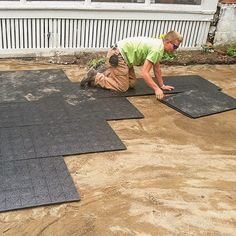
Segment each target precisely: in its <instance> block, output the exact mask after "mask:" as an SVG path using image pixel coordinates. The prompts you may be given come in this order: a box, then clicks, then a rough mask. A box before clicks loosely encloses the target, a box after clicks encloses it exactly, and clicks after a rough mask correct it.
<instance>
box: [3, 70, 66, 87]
mask: <svg viewBox="0 0 236 236" xmlns="http://www.w3.org/2000/svg"><path fill="white" fill-rule="evenodd" d="M45 82H48V83H58V82H69V80H68V78H67V76H66V74H65V73H64V71H63V70H60V69H46V70H17V71H0V85H1V86H2V85H6V84H8V85H12V86H14V87H18V86H20V85H22V84H29V83H30V84H35V83H36V84H38V83H45Z"/></svg>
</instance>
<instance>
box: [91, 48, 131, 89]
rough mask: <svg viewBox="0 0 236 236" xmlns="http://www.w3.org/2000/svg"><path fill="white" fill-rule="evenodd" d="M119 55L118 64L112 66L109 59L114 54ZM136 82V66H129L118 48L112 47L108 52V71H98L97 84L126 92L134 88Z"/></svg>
mask: <svg viewBox="0 0 236 236" xmlns="http://www.w3.org/2000/svg"><path fill="white" fill-rule="evenodd" d="M114 54H116V55H118V65H117V66H115V67H114V66H111V65H110V64H109V59H110V57H111V56H112V55H114ZM135 82H136V76H135V73H134V68H133V67H132V68H129V67H128V65H127V64H126V62H125V60H124V58H123V57H122V56H121V54H120V52H119V50H118V48H115V47H114V48H111V49H109V51H108V53H107V61H106V71H105V72H104V73H97V75H96V77H95V84H96V85H99V86H100V87H102V88H106V89H111V90H115V91H120V92H125V91H127V90H128V89H129V88H133V87H134V85H135Z"/></svg>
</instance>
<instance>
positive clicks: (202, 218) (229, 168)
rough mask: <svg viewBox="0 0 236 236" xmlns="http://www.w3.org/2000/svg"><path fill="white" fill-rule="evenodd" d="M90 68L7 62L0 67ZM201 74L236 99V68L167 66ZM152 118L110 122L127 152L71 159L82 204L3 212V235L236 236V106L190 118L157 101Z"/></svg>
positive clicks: (148, 110) (144, 100)
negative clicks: (222, 111) (235, 107)
mask: <svg viewBox="0 0 236 236" xmlns="http://www.w3.org/2000/svg"><path fill="white" fill-rule="evenodd" d="M40 68H62V69H64V71H65V73H66V74H67V75H68V77H69V78H70V79H71V80H72V81H73V82H76V81H79V80H80V79H81V78H82V76H83V74H84V72H85V69H84V67H82V66H81V67H78V66H76V65H52V64H44V63H42V64H40V62H37V63H35V62H32V61H28V62H25V61H18V60H11V61H9V60H8V61H6V60H4V61H1V63H0V70H16V69H19V70H20V69H40ZM163 74H164V75H181V74H198V75H200V76H203V77H204V78H205V79H208V80H210V81H211V82H213V83H215V84H216V85H218V86H220V87H222V88H223V91H224V92H226V93H227V94H229V95H231V96H234V97H235V98H236V65H210V66H209V65H194V66H178V67H174V66H171V67H168V66H164V67H163ZM129 100H130V101H131V102H132V103H133V104H134V105H135V106H136V107H137V108H138V109H139V110H140V111H141V112H142V113H143V114H144V115H145V118H144V119H137V120H135V119H134V120H122V121H112V122H109V124H110V125H111V126H112V128H113V129H114V130H115V132H116V133H117V134H118V135H119V137H120V138H121V140H122V141H123V142H124V144H125V145H126V147H127V150H125V151H119V152H105V153H93V154H87V155H77V156H66V157H65V161H66V164H67V166H68V169H69V171H70V173H71V175H72V178H73V180H74V182H75V185H76V187H77V189H78V191H79V192H80V194H81V201H80V202H73V203H66V204H58V205H51V206H44V207H36V208H30V209H23V210H17V211H11V212H6V213H0V235H30V236H31V235H53V236H55V235H58V236H60V235H76V236H80V235H89V236H90V235H91V236H97V235H98V236H110V235H111V236H113V235H114V236H116V235H117V236H118V235H137V236H150V235H153V236H156V235H181V236H182V235H212V236H213V235H214V236H215V235H236V110H234V111H228V112H225V113H221V114H216V115H212V116H208V117H204V118H200V119H190V118H188V117H186V116H184V115H182V114H180V113H178V112H176V111H175V110H173V109H171V108H169V107H167V106H166V105H164V104H162V103H160V102H159V101H157V100H155V98H154V96H148V97H132V98H129Z"/></svg>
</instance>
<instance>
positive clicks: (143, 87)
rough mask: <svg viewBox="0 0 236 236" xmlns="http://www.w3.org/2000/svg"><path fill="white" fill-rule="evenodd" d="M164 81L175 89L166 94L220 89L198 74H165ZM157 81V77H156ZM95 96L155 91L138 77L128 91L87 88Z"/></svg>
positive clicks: (148, 93) (137, 94) (144, 93)
mask: <svg viewBox="0 0 236 236" xmlns="http://www.w3.org/2000/svg"><path fill="white" fill-rule="evenodd" d="M163 80H164V83H165V84H166V85H172V86H174V89H173V90H170V91H166V90H165V91H163V92H164V93H165V94H176V93H182V92H186V91H189V90H198V89H200V90H209V89H211V90H220V88H219V87H218V86H216V85H215V84H213V83H211V82H210V81H208V80H206V79H204V78H202V77H200V76H198V75H181V76H164V77H163ZM154 81H155V79H154ZM86 90H88V91H90V92H91V94H92V95H93V96H94V97H112V96H123V97H131V96H143V95H153V94H154V91H153V90H152V89H151V88H150V87H148V85H147V84H146V83H145V81H144V80H143V79H138V80H137V82H136V85H135V88H133V89H129V90H128V91H127V92H124V93H121V92H115V91H111V90H105V89H101V88H86Z"/></svg>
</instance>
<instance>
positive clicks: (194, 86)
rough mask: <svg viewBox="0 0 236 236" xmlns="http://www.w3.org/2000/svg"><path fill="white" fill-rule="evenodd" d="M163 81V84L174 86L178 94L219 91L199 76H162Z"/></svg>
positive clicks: (218, 88) (215, 86)
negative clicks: (191, 91)
mask: <svg viewBox="0 0 236 236" xmlns="http://www.w3.org/2000/svg"><path fill="white" fill-rule="evenodd" d="M163 79H164V81H165V84H168V85H172V86H174V87H175V89H177V90H178V91H180V92H186V91H189V90H207V91H209V90H211V91H214V90H216V91H217V90H221V88H220V87H218V86H217V85H215V84H213V83H211V82H210V81H208V80H206V79H204V78H202V77H201V76H199V75H180V76H164V77H163ZM181 90H182V91H181Z"/></svg>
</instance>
